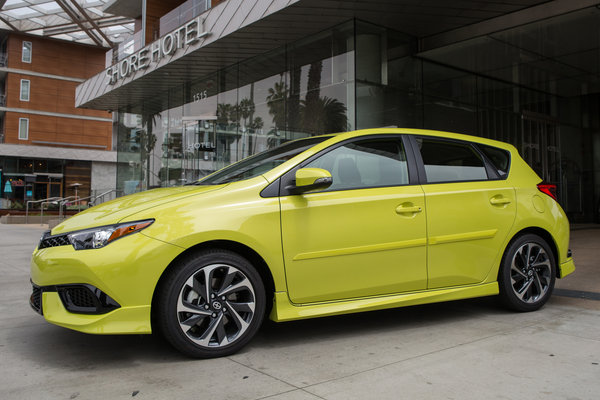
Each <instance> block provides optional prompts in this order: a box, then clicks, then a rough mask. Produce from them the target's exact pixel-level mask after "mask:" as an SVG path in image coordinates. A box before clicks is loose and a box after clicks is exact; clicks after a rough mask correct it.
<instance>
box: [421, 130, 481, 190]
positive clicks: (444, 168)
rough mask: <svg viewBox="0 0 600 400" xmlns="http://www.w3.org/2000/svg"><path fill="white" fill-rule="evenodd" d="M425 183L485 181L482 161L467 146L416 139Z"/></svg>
mask: <svg viewBox="0 0 600 400" xmlns="http://www.w3.org/2000/svg"><path fill="white" fill-rule="evenodd" d="M417 143H418V144H419V147H420V149H421V157H423V163H424V164H425V173H426V175H427V182H430V183H431V182H460V181H477V180H482V179H487V173H486V171H485V166H484V164H483V160H481V157H479V154H477V152H476V151H475V150H474V149H473V148H472V147H471V146H470V145H468V144H462V143H454V142H446V141H438V140H432V139H417Z"/></svg>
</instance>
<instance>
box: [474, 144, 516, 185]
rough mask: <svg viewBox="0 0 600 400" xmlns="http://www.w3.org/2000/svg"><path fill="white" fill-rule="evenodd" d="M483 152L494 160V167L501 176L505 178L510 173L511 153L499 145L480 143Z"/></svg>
mask: <svg viewBox="0 0 600 400" xmlns="http://www.w3.org/2000/svg"><path fill="white" fill-rule="evenodd" d="M478 146H479V148H480V149H481V151H482V152H483V154H485V156H486V157H487V158H488V159H489V160H490V161H491V162H492V165H493V167H494V168H495V169H496V171H498V175H500V178H502V179H504V178H506V176H507V175H508V170H509V167H510V153H509V152H508V151H506V150H502V149H499V148H497V147H492V146H485V145H482V144H479V145H478Z"/></svg>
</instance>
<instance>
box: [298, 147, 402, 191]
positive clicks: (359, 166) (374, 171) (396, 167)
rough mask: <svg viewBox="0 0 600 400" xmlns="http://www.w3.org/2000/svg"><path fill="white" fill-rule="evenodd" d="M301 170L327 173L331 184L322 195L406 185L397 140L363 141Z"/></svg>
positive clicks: (336, 150) (315, 161)
mask: <svg viewBox="0 0 600 400" xmlns="http://www.w3.org/2000/svg"><path fill="white" fill-rule="evenodd" d="M304 167H305V168H321V169H325V170H327V171H329V172H330V173H331V176H332V178H333V183H332V184H331V186H329V188H327V189H326V191H333V190H347V189H360V188H370V187H382V186H399V185H407V184H408V168H407V163H406V155H405V152H404V147H403V146H402V141H401V140H400V139H399V138H389V139H388V138H383V139H366V140H360V141H355V142H351V143H347V144H344V145H342V146H339V147H336V148H335V149H333V150H331V151H328V152H327V153H325V154H323V155H322V156H321V157H319V158H317V159H315V160H313V161H311V162H310V163H308V164H307V165H305V166H304Z"/></svg>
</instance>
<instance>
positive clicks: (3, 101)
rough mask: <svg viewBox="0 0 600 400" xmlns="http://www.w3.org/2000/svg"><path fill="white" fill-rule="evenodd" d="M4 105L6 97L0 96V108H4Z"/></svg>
mask: <svg viewBox="0 0 600 400" xmlns="http://www.w3.org/2000/svg"><path fill="white" fill-rule="evenodd" d="M5 105H6V95H4V94H0V107H4V106H5Z"/></svg>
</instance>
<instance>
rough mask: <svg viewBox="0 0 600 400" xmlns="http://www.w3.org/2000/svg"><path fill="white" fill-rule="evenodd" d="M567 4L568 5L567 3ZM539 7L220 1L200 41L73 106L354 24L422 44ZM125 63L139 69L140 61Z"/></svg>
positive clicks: (96, 88)
mask: <svg viewBox="0 0 600 400" xmlns="http://www.w3.org/2000/svg"><path fill="white" fill-rule="evenodd" d="M560 1H561V2H564V1H563V0H560ZM569 2H570V4H572V3H573V2H572V1H571V0H569ZM540 3H546V2H540V0H518V1H510V2H507V1H494V2H490V1H484V0H462V1H460V2H448V1H446V0H427V1H420V0H397V1H389V0H354V1H338V0H288V1H279V0H227V1H225V2H223V3H221V4H219V5H217V6H215V7H213V8H211V9H210V10H208V11H207V12H205V13H204V14H202V15H201V18H202V19H203V27H202V29H203V30H204V31H205V33H206V35H205V36H204V37H202V38H201V39H199V40H197V41H194V42H193V43H191V44H189V45H186V46H184V47H182V48H180V49H178V50H177V51H172V52H168V55H167V56H166V57H162V58H160V60H157V62H155V63H150V62H149V63H148V64H149V65H145V66H144V68H138V69H137V70H132V69H131V68H128V66H127V65H124V66H123V68H122V70H123V71H124V72H126V73H125V74H123V75H126V76H124V78H123V79H115V80H113V81H112V83H109V82H111V79H110V78H108V77H107V74H106V72H102V73H100V74H98V75H96V76H94V77H93V78H91V79H89V80H88V81H86V82H85V83H83V84H82V85H80V86H79V88H78V90H77V94H76V105H77V106H79V107H86V108H96V109H104V110H117V109H119V108H122V107H124V106H127V105H132V104H139V103H141V102H143V101H144V100H148V99H151V98H153V97H155V96H156V95H157V94H158V93H161V92H163V91H166V90H168V89H170V88H173V87H176V86H178V85H181V84H183V83H185V82H189V81H190V80H192V79H196V78H199V77H202V76H205V75H207V74H210V73H212V72H215V71H217V70H219V69H221V68H224V67H227V66H229V65H232V64H235V63H236V62H239V61H242V60H245V59H248V58H251V57H253V56H257V55H260V54H264V53H266V52H268V51H270V50H273V49H276V48H279V47H281V46H284V45H286V44H288V43H291V42H293V41H296V40H299V39H301V38H303V37H306V36H308V35H311V34H315V33H317V32H320V31H323V30H325V29H328V28H330V27H332V26H334V25H337V24H340V23H342V22H345V21H348V20H350V19H353V18H357V19H361V20H364V21H367V22H371V23H373V24H376V25H380V26H386V27H390V28H392V29H395V30H398V31H401V32H404V33H407V34H410V35H412V36H414V37H418V38H423V37H428V36H431V35H435V34H441V33H443V32H447V31H452V30H454V29H458V28H461V27H464V26H469V25H473V24H476V23H480V22H482V21H485V20H491V19H494V18H498V17H501V16H505V15H507V14H511V13H514V12H518V11H520V10H524V9H526V8H528V7H531V6H535V5H538V4H540ZM551 3H554V2H551ZM193 29H196V25H193V26H191V27H190V31H192V30H193ZM171 34H173V33H171ZM179 34H181V33H177V35H179ZM190 38H191V36H190ZM163 39H166V38H165V37H163ZM173 40H174V39H167V40H163V42H161V41H160V39H159V41H158V43H159V44H160V45H165V46H166V49H167V50H171V48H170V45H171V44H170V42H172V41H173ZM156 43H157V42H155V44H156ZM157 45H158V44H157ZM151 50H152V49H151V48H150V50H149V52H148V54H146V55H149V54H150V52H151ZM132 63H135V64H136V66H139V65H140V62H139V57H138V58H136V59H135V60H133V61H132ZM117 67H118V66H117Z"/></svg>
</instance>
